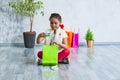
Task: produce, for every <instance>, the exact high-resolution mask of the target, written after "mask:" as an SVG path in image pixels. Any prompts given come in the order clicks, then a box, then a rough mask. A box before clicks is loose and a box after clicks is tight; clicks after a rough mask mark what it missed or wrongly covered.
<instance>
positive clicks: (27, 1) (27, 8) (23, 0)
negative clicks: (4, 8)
mask: <svg viewBox="0 0 120 80" xmlns="http://www.w3.org/2000/svg"><path fill="white" fill-rule="evenodd" d="M9 6H11V7H12V8H13V9H14V10H15V11H16V12H17V13H19V14H21V15H23V16H28V17H29V18H30V32H32V27H33V20H34V16H35V15H37V14H38V12H40V14H41V15H42V16H43V15H44V6H43V2H42V1H34V0H20V1H15V2H13V1H11V2H9Z"/></svg>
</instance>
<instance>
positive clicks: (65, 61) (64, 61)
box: [59, 58, 69, 64]
mask: <svg viewBox="0 0 120 80" xmlns="http://www.w3.org/2000/svg"><path fill="white" fill-rule="evenodd" d="M59 63H62V64H69V60H68V58H65V59H63V60H62V61H60V62H59Z"/></svg>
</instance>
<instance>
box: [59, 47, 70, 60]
mask: <svg viewBox="0 0 120 80" xmlns="http://www.w3.org/2000/svg"><path fill="white" fill-rule="evenodd" d="M69 54H70V50H69V49H68V48H66V49H64V50H62V51H61V52H59V53H58V62H60V61H62V60H63V59H64V58H67V57H68V55H69Z"/></svg>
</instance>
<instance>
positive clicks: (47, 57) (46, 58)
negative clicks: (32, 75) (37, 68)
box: [42, 45, 58, 65]
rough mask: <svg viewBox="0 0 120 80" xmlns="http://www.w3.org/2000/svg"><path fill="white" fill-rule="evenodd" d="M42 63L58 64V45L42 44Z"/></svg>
mask: <svg viewBox="0 0 120 80" xmlns="http://www.w3.org/2000/svg"><path fill="white" fill-rule="evenodd" d="M42 64H43V65H57V64H58V46H57V45H44V46H43V55H42Z"/></svg>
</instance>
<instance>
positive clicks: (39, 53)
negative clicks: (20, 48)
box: [37, 51, 42, 59]
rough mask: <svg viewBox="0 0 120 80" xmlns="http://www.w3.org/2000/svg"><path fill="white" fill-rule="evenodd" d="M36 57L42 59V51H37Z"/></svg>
mask: <svg viewBox="0 0 120 80" xmlns="http://www.w3.org/2000/svg"><path fill="white" fill-rule="evenodd" d="M37 56H38V58H40V59H42V51H39V52H38V54H37Z"/></svg>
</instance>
